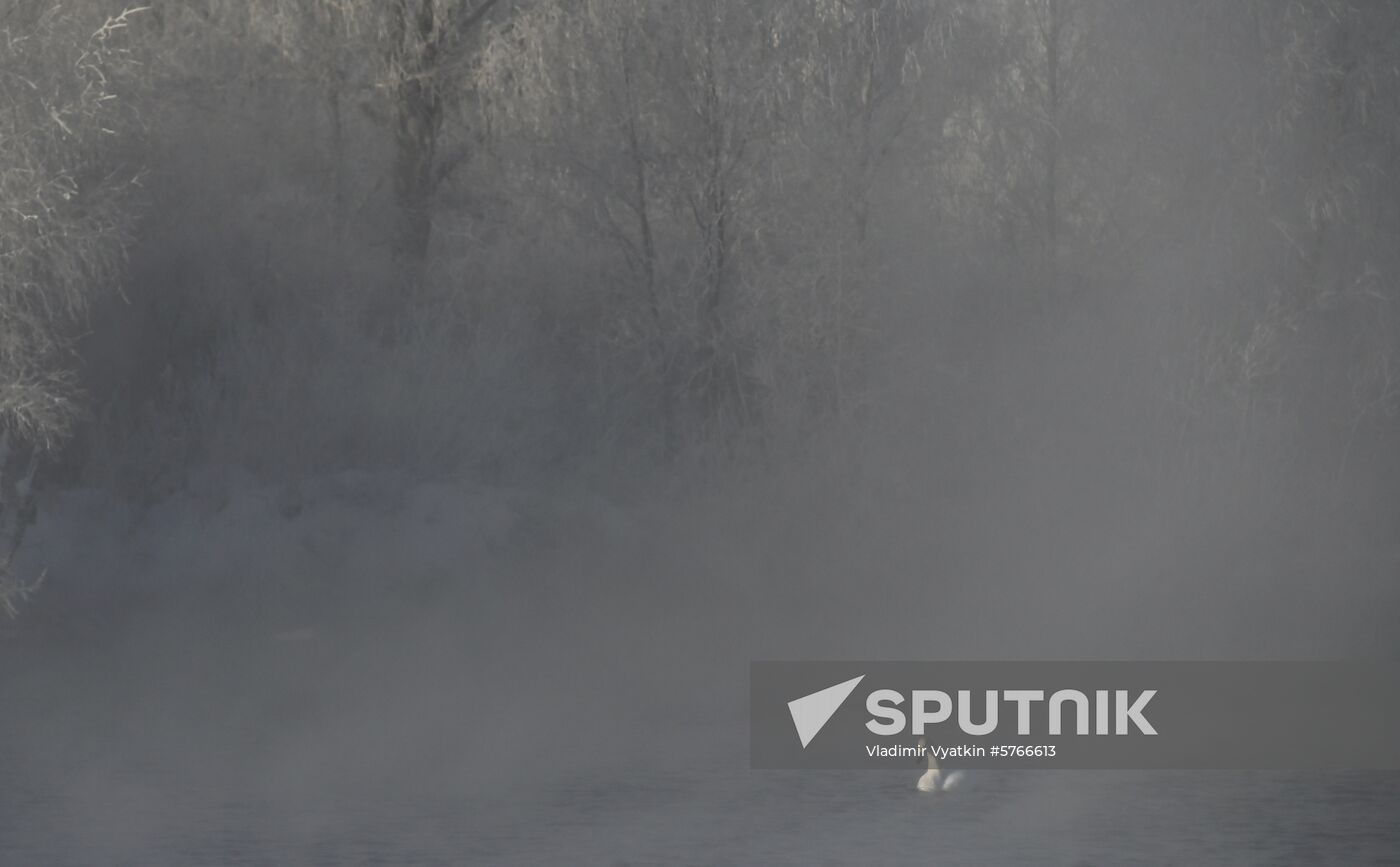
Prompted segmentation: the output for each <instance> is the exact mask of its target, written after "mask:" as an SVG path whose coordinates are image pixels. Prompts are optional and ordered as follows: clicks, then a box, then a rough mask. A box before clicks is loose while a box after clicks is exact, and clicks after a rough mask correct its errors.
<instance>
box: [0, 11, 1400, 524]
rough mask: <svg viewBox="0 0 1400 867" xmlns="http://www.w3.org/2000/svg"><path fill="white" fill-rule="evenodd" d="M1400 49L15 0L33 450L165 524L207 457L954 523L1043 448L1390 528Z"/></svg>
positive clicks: (1185, 27) (25, 393)
mask: <svg viewBox="0 0 1400 867" xmlns="http://www.w3.org/2000/svg"><path fill="white" fill-rule="evenodd" d="M1397 28H1400V6H1397V5H1396V4H1394V3H1392V2H1389V0H1293V2H1289V0H1238V2H1235V0H1232V2H1218V0H1211V2H1207V0H1179V2H1170V3H1167V2H1159V0H1120V2H1087V0H984V2H958V0H761V2H753V0H149V2H147V3H146V4H145V5H142V6H140V7H139V8H129V9H128V8H124V7H123V5H122V4H121V3H113V2H109V0H69V2H64V3H58V2H56V0H3V3H0V142H3V145H0V329H3V342H0V418H3V423H4V426H5V429H6V430H7V431H9V432H11V433H12V434H13V435H14V436H15V437H17V438H19V439H22V440H23V441H24V442H25V443H26V444H27V445H28V446H30V447H34V448H37V449H39V450H41V451H43V452H44V453H45V454H46V455H48V456H49V458H48V459H49V462H50V466H51V471H50V474H51V476H52V477H53V478H56V479H60V480H67V481H68V482H69V483H81V484H91V485H99V486H103V487H106V488H109V489H111V490H114V491H117V492H119V493H121V494H122V495H124V496H128V497H131V498H133V499H137V500H146V501H149V500H150V499H152V498H156V497H160V496H162V495H163V494H165V493H168V492H170V491H171V490H174V489H176V488H178V487H179V486H180V485H181V484H182V479H183V478H184V475H185V473H186V472H187V471H188V470H189V469H190V468H191V467H195V466H199V465H203V464H236V465H241V466H243V467H246V468H248V469H249V470H251V471H253V472H255V473H259V474H262V475H265V476H267V477H270V478H274V479H286V478H295V477H298V476H301V475H307V474H315V473H328V472H335V471H338V470H341V469H345V468H350V467H357V468H368V469H386V470H403V471H407V472H412V473H427V474H459V475H462V476H465V477H468V478H478V479H482V480H487V481H503V480H504V481H512V482H513V481H519V480H528V479H531V478H563V477H567V476H570V475H571V474H575V473H578V474H584V475H588V474H595V475H597V476H598V477H603V476H606V475H608V474H610V473H616V472H619V471H621V470H622V469H623V468H627V469H628V470H629V471H632V472H635V471H638V470H639V469H642V470H644V469H646V468H651V469H657V468H664V467H668V466H675V465H676V464H677V463H682V464H686V463H688V464H694V463H695V462H701V463H703V464H705V465H707V466H709V465H713V464H714V463H715V462H720V463H723V462H727V461H728V462H732V461H739V462H747V461H757V462H763V461H773V460H778V459H781V458H783V457H785V456H788V455H797V454H802V453H804V452H805V451H806V450H813V449H814V450H816V451H815V452H814V453H816V454H830V455H841V456H844V457H841V458H840V459H841V460H846V459H851V460H855V458H852V457H851V456H852V455H859V454H863V453H868V452H870V451H872V450H874V451H880V452H881V453H882V454H886V455H890V456H893V457H892V458H891V460H892V462H894V463H895V464H901V463H908V464H909V465H910V466H911V467H912V466H915V465H917V467H919V470H918V472H919V473H921V475H917V476H915V477H913V478H915V479H916V481H917V483H920V484H923V483H927V484H930V485H940V486H945V487H947V488H949V489H957V488H958V487H959V486H963V487H970V486H975V485H976V484H977V478H978V475H977V474H978V473H979V472H981V471H982V469H981V468H987V467H996V466H1015V465H1018V463H1019V462H1023V461H1030V460H1034V461H1041V462H1043V463H1044V464H1045V465H1046V466H1051V467H1054V466H1063V467H1068V468H1070V469H1067V470H1065V472H1067V473H1073V472H1074V471H1075V469H1074V468H1080V469H1085V470H1086V471H1087V468H1089V467H1094V468H1096V470H1095V471H1094V472H1095V473H1097V475H1095V478H1096V479H1118V480H1121V481H1122V482H1123V483H1124V484H1126V485H1128V486H1129V487H1130V488H1131V487H1132V486H1135V485H1142V486H1143V487H1141V488H1140V490H1144V491H1146V490H1159V489H1160V488H1161V486H1163V485H1169V486H1171V488H1172V490H1176V491H1180V492H1183V495H1185V496H1188V497H1190V496H1198V497H1200V498H1202V500H1203V501H1210V502H1218V501H1219V500H1220V498H1221V497H1222V496H1228V495H1229V494H1230V492H1240V491H1244V492H1247V496H1248V498H1250V499H1255V498H1258V497H1260V496H1264V497H1294V498H1299V499H1308V500H1310V501H1318V502H1324V501H1325V502H1327V503H1329V504H1330V506H1335V505H1337V504H1338V503H1340V502H1342V501H1344V500H1347V499H1348V498H1350V497H1352V496H1353V495H1355V496H1358V497H1361V499H1367V498H1372V499H1373V498H1374V496H1385V495H1386V493H1387V492H1388V491H1400V475H1397V474H1396V473H1395V470H1397V469H1400V465H1397V464H1396V462H1395V461H1394V460H1393V457H1392V456H1393V455H1395V454H1396V452H1397V450H1396V449H1395V448H1394V446H1395V445H1396V435H1397V433H1400V429H1398V428H1397V424H1398V423H1397V420H1396V409H1397V398H1400V357H1397V349H1400V318H1398V317H1397V310H1396V303H1397V300H1400V299H1398V298H1397V286H1396V275H1397V269H1400V243H1397V241H1400V183H1398V182H1400V104H1398V103H1397V99H1400V29H1397ZM833 437H835V438H837V439H838V440H840V441H841V442H851V441H854V442H861V443H864V444H865V445H863V446H860V447H852V448H844V450H843V448H836V447H833V449H832V450H831V451H830V452H822V451H820V448H821V444H822V443H823V442H827V441H828V440H831V439H832V438H833ZM843 438H844V439H843ZM871 443H875V444H877V445H875V446H872V445H870V444H871ZM862 449H864V451H862ZM834 459H835V458H833V460H834ZM11 475H13V474H11ZM892 475H893V476H895V477H898V476H899V475H900V473H899V472H898V470H897V469H896V470H895V471H894V472H893V473H892ZM11 484H12V483H11ZM1357 492H1364V494H1365V496H1362V495H1361V494H1358V493H1357ZM1330 506H1329V507H1330Z"/></svg>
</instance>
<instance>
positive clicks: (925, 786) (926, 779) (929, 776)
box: [916, 738, 963, 792]
mask: <svg viewBox="0 0 1400 867" xmlns="http://www.w3.org/2000/svg"><path fill="white" fill-rule="evenodd" d="M919 747H920V748H922V749H923V751H924V755H925V756H927V757H928V770H927V771H924V775H923V776H921V777H919V782H918V783H917V784H916V787H917V788H918V790H919V791H921V792H946V791H948V790H949V789H952V788H953V787H954V786H956V785H957V784H958V783H960V782H962V778H963V773H962V771H953V772H952V773H951V774H948V775H947V776H944V774H943V771H942V769H941V768H939V767H938V759H936V758H934V756H933V748H932V747H930V746H929V744H928V741H927V740H926V739H924V738H919Z"/></svg>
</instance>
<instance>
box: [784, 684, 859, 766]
mask: <svg viewBox="0 0 1400 867" xmlns="http://www.w3.org/2000/svg"><path fill="white" fill-rule="evenodd" d="M862 680H865V675H863V674H862V675H861V676H860V677H853V678H851V679H850V680H848V681H846V682H844V683H838V684H836V685H835V686H828V687H827V688H826V689H820V690H817V691H816V692H814V693H812V694H811V695H804V696H802V697H801V698H796V699H793V700H792V701H790V702H788V713H790V714H792V724H793V725H794V726H796V727H797V739H798V740H800V741H802V749H804V750H805V749H807V745H808V744H810V743H811V742H812V738H814V737H816V736H817V732H819V731H821V730H822V726H824V725H826V723H827V721H828V720H830V719H831V716H832V714H834V713H836V710H837V709H838V708H840V707H841V703H842V702H844V701H845V700H846V698H847V697H848V696H850V694H851V691H852V690H854V689H855V688H856V684H858V683H860V682H861V681H862Z"/></svg>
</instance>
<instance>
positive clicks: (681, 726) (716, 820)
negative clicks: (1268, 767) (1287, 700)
mask: <svg viewBox="0 0 1400 867" xmlns="http://www.w3.org/2000/svg"><path fill="white" fill-rule="evenodd" d="M174 646H178V645H176V644H173V643H170V642H162V643H161V645H160V647H161V648H168V647H174ZM261 654H262V655H261V657H260V658H257V659H255V660H252V661H250V659H251V657H250V656H249V655H248V654H247V653H244V652H243V651H242V650H238V651H237V652H230V653H229V654H227V655H226V656H225V657H224V658H222V660H218V661H214V662H205V663H202V664H199V665H184V664H180V662H179V655H178V654H174V655H172V654H170V653H168V652H166V651H164V650H163V651H162V654H160V655H156V654H152V653H146V652H140V653H137V652H127V653H94V652H92V651H85V652H83V653H81V654H78V655H66V656H65V655H64V654H53V653H49V652H44V653H40V654H36V655H33V656H32V657H30V658H19V657H16V656H15V655H14V654H13V653H9V654H8V655H6V651H5V648H3V647H0V867H12V865H13V867H46V865H75V867H77V865H83V867H86V865H133V867H137V865H139V867H184V865H228V867H233V865H279V867H281V865H456V864H484V865H537V864H561V865H593V864H597V865H607V867H617V865H634V867H635V865H692V864H693V865H730V864H732V865H741V864H772V865H846V864H891V865H902V864H910V865H945V864H946V865H1063V867H1086V865H1094V867H1109V865H1136V864H1152V865H1213V864H1218V865H1334V864H1335V865H1360V864H1400V773H1348V774H1327V775H1309V774H1301V773H1239V772H1225V771H1220V772H1212V773H1199V772H1191V773H1186V772H1166V773H1140V772H1116V773H1102V772H1093V773H1090V772H1073V771H1055V772H1044V771H1042V772H1020V773H1011V772H1003V773H990V772H986V773H975V774H969V775H967V776H966V778H965V780H964V783H963V785H961V786H960V787H959V788H958V789H957V790H955V791H952V792H946V793H937V794H925V793H920V792H918V791H916V790H915V788H914V783H915V781H916V779H917V778H918V776H919V769H918V768H916V767H913V766H911V767H910V768H909V770H908V772H907V773H896V772H855V773H844V772H842V773H837V772H764V771H752V770H749V769H748V768H747V760H748V758H747V733H746V731H745V730H744V728H743V725H742V724H741V723H736V722H734V721H733V717H730V718H729V721H724V720H718V721H704V720H698V721H697V720H696V719H694V718H690V719H688V721H686V722H684V723H674V722H673V723H665V722H652V721H643V722H641V723H638V722H637V721H636V720H633V721H632V727H631V728H630V729H626V728H625V727H623V726H621V725H620V723H619V721H618V720H615V719H612V718H610V717H609V716H608V715H609V714H610V713H613V712H614V711H613V709H612V706H611V705H610V704H606V703H603V704H599V705H598V706H596V707H590V706H587V705H586V704H584V703H583V701H584V699H583V698H580V696H584V697H586V695H587V690H580V691H578V692H576V693H574V694H573V697H571V698H569V699H568V700H567V701H564V702H563V703H560V702H557V701H544V700H541V701H535V702H534V703H531V701H527V700H526V698H527V697H529V696H531V695H534V696H536V698H538V696H539V695H545V694H547V693H551V691H549V690H545V689H544V688H543V686H542V685H540V684H539V683H538V680H537V679H531V678H530V677H529V676H527V675H528V672H526V673H524V674H518V675H517V676H513V677H512V678H511V681H512V682H513V683H516V684H522V683H523V684H525V685H526V686H528V687H530V689H526V690H524V691H520V692H517V693H514V694H511V695H508V696H506V697H504V698H503V697H502V696H503V695H504V694H503V693H502V692H500V690H499V689H498V688H495V687H493V686H492V685H490V684H488V683H485V681H484V679H483V677H482V676H481V675H479V674H477V673H475V672H470V671H469V672H467V673H466V674H464V675H462V676H460V677H456V679H455V681H454V677H455V676H454V675H453V674H451V673H452V672H456V671H461V670H463V669H462V668H461V666H460V665H459V664H458V663H457V662H456V660H455V658H453V661H452V664H451V665H449V664H447V663H439V664H437V665H435V666H432V667H431V668H427V667H424V663H423V662H422V659H421V658H420V657H415V658H414V665H413V666H404V667H402V668H400V669H393V670H386V671H382V672H377V671H375V669H373V667H372V666H370V665H368V664H364V663H363V661H360V662H356V663H354V664H351V662H348V661H347V659H346V656H345V653H344V651H342V650H341V649H339V648H337V647H334V646H331V647H325V648H321V649H316V648H314V647H308V648H307V649H305V650H298V651H293V650H291V649H285V650H284V649H281V648H276V649H272V650H264V651H261ZM495 664H496V665H500V664H501V663H499V662H497V663H495ZM537 668H538V667H537V666H535V665H534V664H533V663H532V665H531V668H530V671H535V670H537ZM343 669H349V670H350V671H351V672H352V674H353V676H347V675H345V674H343V673H342V674H341V675H339V678H340V679H339V680H338V681H335V682H336V683H337V684H338V685H337V686H336V687H335V689H324V688H323V689H321V690H320V691H319V692H318V691H316V690H315V689H313V688H312V684H313V683H315V684H324V683H326V682H327V681H328V678H329V674H328V672H332V671H342V670H343ZM413 671H418V672H420V674H419V679H418V680H414V679H413V677H412V674H413ZM619 678H620V676H619V675H618V674H617V673H616V672H612V673H610V675H609V678H608V679H604V680H602V681H600V683H608V682H611V681H612V680H617V679H619ZM454 682H455V683H457V689H456V690H455V694H454V692H453V690H450V689H447V688H446V687H447V686H450V685H451V684H452V683H454ZM536 686H540V688H539V689H535V687H536ZM639 689H641V690H642V691H643V692H646V693H648V694H650V692H653V691H655V690H653V688H652V687H651V686H650V685H649V684H643V685H642V686H641V687H639ZM551 694H552V693H551ZM586 713H591V714H593V715H594V716H596V717H597V718H598V719H597V720H595V721H596V722H597V723H598V725H596V726H595V727H593V728H589V727H588V726H587V725H585V724H584V721H583V719H584V714H586ZM551 715H553V716H551ZM540 717H543V718H544V719H545V722H544V724H542V725H541V724H539V723H538V720H537V718H540ZM532 720H536V722H535V723H534V724H532V722H531V721H532ZM619 731H622V732H623V734H622V735H621V736H617V735H616V733H617V732H619ZM607 732H612V733H614V736H613V737H612V738H611V739H608V738H607V737H606V733H607ZM658 732H661V733H663V734H662V736H659V737H658V736H657V733H658Z"/></svg>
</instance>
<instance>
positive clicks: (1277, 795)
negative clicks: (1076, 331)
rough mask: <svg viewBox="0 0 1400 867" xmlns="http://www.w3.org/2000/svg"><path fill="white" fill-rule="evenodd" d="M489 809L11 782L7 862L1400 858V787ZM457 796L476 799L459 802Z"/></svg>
mask: <svg viewBox="0 0 1400 867" xmlns="http://www.w3.org/2000/svg"><path fill="white" fill-rule="evenodd" d="M520 773H521V778H522V779H520V780H518V781H516V782H515V783H513V784H510V785H508V786H506V787H503V789H502V790H501V791H497V792H480V791H478V792H471V793H470V794H469V793H467V792H465V791H456V792H453V791H444V790H442V789H440V788H434V789H432V790H431V791H419V790H416V788H415V786H414V784H413V782H412V780H407V779H396V780H394V781H393V782H392V784H390V783H387V782H386V783H385V784H383V785H382V786H348V787H326V788H320V789H312V790H307V789H303V790H300V791H297V792H295V793H289V792H288V791H286V790H279V791H275V792H274V791H266V790H260V787H259V786H257V785H255V784H253V785H250V784H247V783H243V784H239V785H228V784H215V783H214V782H213V781H211V780H205V781H203V782H201V781H200V780H198V779H181V778H179V777H178V776H172V775H169V774H167V773H163V772H160V771H156V770H150V771H145V772H143V771H140V770H127V771H126V772H124V773H120V774H116V773H112V772H103V773H100V774H85V773H82V772H81V771H80V770H79V771H78V772H75V773H70V774H69V775H68V776H66V777H52V778H49V779H46V780H43V781H39V780H36V779H34V778H33V777H29V778H28V779H25V778H24V777H20V778H16V777H10V778H9V780H8V781H7V782H6V783H5V784H4V786H3V787H0V863H3V864H6V865H12V864H13V865H90V864H112V865H117V864H130V865H143V867H163V865H205V864H208V865H342V864H344V865H350V864H354V865H450V864H502V865H515V864H521V865H527V864H600V865H646V864H658V865H659V864H676V865H682V864H792V865H823V864H830V865H840V864H920V865H927V864H967V865H1013V864H1036V865H1066V867H1069V865H1074V867H1083V865H1127V864H1222V865H1272V864H1277V865H1285V864H1287V865H1292V864H1297V865H1323V864H1396V863H1400V777H1398V776H1397V775H1393V774H1390V775H1380V774H1352V775H1329V776H1323V777H1309V776H1303V775H1296V774H1292V775H1290V774H1240V773H1232V772H1218V773H1210V774H1185V773H1154V774H1140V773H1128V772H1120V773H1093V774H1089V773H1075V772H1029V773H1020V774H1011V773H998V774H992V773H988V774H983V775H981V776H969V777H968V778H967V779H966V781H965V785H963V786H962V787H960V788H959V789H958V790H956V791H953V792H947V793H939V794H922V793H919V792H917V791H915V790H914V788H913V782H914V778H915V776H916V774H914V773H910V774H906V775H902V776H901V775H895V774H887V773H855V774H849V773H842V774H823V773H797V772H794V773H774V772H756V771H749V770H746V769H743V768H741V767H732V768H728V769H724V770H717V769H707V768H705V767H695V768H691V769H685V770H667V771H665V772H655V771H652V772H649V771H645V770H638V769H630V770H618V771H616V772H615V773H612V774H610V775H593V774H587V775H571V774H570V773H569V770H568V767H567V765H564V764H556V763H549V762H541V763H540V764H539V766H538V767H533V768H531V767H522V768H521V769H520ZM465 788H470V787H469V786H468V787H465Z"/></svg>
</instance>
